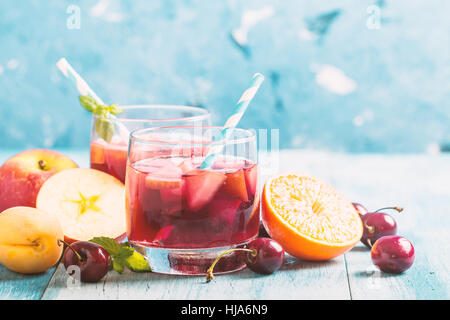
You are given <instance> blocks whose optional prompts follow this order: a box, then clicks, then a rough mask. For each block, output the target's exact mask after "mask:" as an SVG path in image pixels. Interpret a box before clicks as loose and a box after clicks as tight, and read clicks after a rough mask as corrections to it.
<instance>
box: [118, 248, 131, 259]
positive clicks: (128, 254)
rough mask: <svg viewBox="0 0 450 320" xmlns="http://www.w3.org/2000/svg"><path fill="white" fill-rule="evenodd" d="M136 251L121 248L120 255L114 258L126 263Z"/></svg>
mask: <svg viewBox="0 0 450 320" xmlns="http://www.w3.org/2000/svg"><path fill="white" fill-rule="evenodd" d="M133 252H134V249H133V248H130V247H120V251H119V253H118V254H117V255H116V256H115V257H114V258H115V259H119V260H123V261H125V260H126V259H127V258H129V257H131V256H132V255H133Z"/></svg>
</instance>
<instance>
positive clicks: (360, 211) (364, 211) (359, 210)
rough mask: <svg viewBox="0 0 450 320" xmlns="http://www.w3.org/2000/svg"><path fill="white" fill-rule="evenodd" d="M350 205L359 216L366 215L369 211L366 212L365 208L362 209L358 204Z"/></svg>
mask: <svg viewBox="0 0 450 320" xmlns="http://www.w3.org/2000/svg"><path fill="white" fill-rule="evenodd" d="M352 205H353V207H354V208H355V210H356V211H357V212H358V213H359V214H360V215H363V214H366V213H367V212H369V210H367V209H366V207H364V206H363V205H362V204H360V203H357V202H352Z"/></svg>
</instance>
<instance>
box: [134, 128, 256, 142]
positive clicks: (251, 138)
mask: <svg viewBox="0 0 450 320" xmlns="http://www.w3.org/2000/svg"><path fill="white" fill-rule="evenodd" d="M183 128H185V129H192V128H199V129H202V130H203V129H205V128H206V129H208V128H209V129H217V130H220V131H221V130H223V127H220V126H164V127H153V128H145V129H136V130H133V131H131V133H130V147H131V143H133V142H141V143H148V144H153V145H162V146H212V145H214V146H217V145H229V144H242V143H248V142H251V141H254V140H256V133H255V132H254V131H252V130H249V129H243V128H234V129H233V131H238V132H242V133H245V134H246V136H245V137H241V138H231V139H225V140H218V141H211V142H201V141H199V142H194V143H187V142H181V143H180V142H169V141H159V140H158V141H156V140H151V139H149V138H141V137H138V136H136V134H147V133H151V132H155V131H158V130H161V129H183Z"/></svg>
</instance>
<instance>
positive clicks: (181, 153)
mask: <svg viewBox="0 0 450 320" xmlns="http://www.w3.org/2000/svg"><path fill="white" fill-rule="evenodd" d="M221 130H222V128H221V127H205V126H203V127H196V126H180V127H162V128H152V129H145V130H138V131H134V132H133V133H132V134H131V138H130V148H129V149H130V150H129V155H128V164H127V174H126V183H125V187H126V201H125V203H126V214H127V217H126V218H127V236H128V240H129V241H130V242H131V243H132V244H133V245H134V246H135V247H136V250H138V251H139V252H141V253H143V254H145V255H146V256H147V257H148V258H149V261H150V265H151V268H152V270H153V272H159V273H167V274H172V273H176V274H204V273H205V272H206V270H207V269H208V267H209V266H210V265H211V264H212V263H213V261H214V260H215V259H216V258H217V256H218V255H219V254H221V253H222V252H223V251H224V250H226V249H229V248H232V247H239V246H243V245H245V244H246V243H247V242H249V241H250V240H252V239H254V238H255V237H256V236H257V235H258V231H259V196H258V166H257V165H256V150H257V149H256V136H255V135H254V133H253V132H251V131H247V130H242V129H234V133H235V135H236V136H235V137H231V138H230V139H228V140H226V141H223V142H222V141H221V142H219V141H218V139H219V138H220V137H219V136H220V133H221ZM219 147H220V148H219ZM210 154H214V155H215V158H211V159H215V161H214V164H213V165H212V166H211V167H208V169H199V168H200V167H201V164H202V162H203V161H204V160H205V158H206V157H207V156H209V155H210ZM244 267H245V261H244V254H242V251H240V252H233V253H231V254H229V255H227V256H226V257H223V258H222V259H221V260H220V261H219V263H218V264H217V265H216V266H215V270H216V271H217V272H218V273H224V272H231V271H236V270H239V269H242V268H244Z"/></svg>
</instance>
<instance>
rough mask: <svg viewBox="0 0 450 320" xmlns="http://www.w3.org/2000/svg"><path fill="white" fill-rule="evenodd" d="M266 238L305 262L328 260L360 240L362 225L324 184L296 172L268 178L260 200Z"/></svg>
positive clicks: (347, 203)
mask: <svg viewBox="0 0 450 320" xmlns="http://www.w3.org/2000/svg"><path fill="white" fill-rule="evenodd" d="M261 206H262V219H263V223H264V226H265V228H266V230H267V232H268V233H269V235H270V236H271V237H272V238H273V239H274V240H276V241H277V242H279V243H280V244H281V246H282V247H283V248H284V250H285V251H286V252H287V253H289V254H291V255H293V256H295V257H298V258H302V259H305V260H317V261H320V260H329V259H332V258H335V257H337V256H339V255H341V254H343V253H345V252H346V251H348V250H350V249H351V248H352V247H353V246H354V245H355V244H356V243H358V241H359V240H360V239H361V236H362V233H363V225H362V222H361V219H360V217H359V215H358V213H357V212H356V210H355V209H354V207H353V205H352V203H351V202H350V201H349V200H347V199H346V198H345V197H344V196H343V195H342V194H341V193H340V192H339V191H338V190H336V189H335V188H333V187H332V186H331V185H329V184H328V183H326V182H324V181H322V180H320V179H317V178H314V177H311V176H308V175H304V174H299V173H284V174H278V175H275V176H273V177H271V178H269V179H268V180H267V181H266V183H265V185H264V189H263V195H262V199H261Z"/></svg>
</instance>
